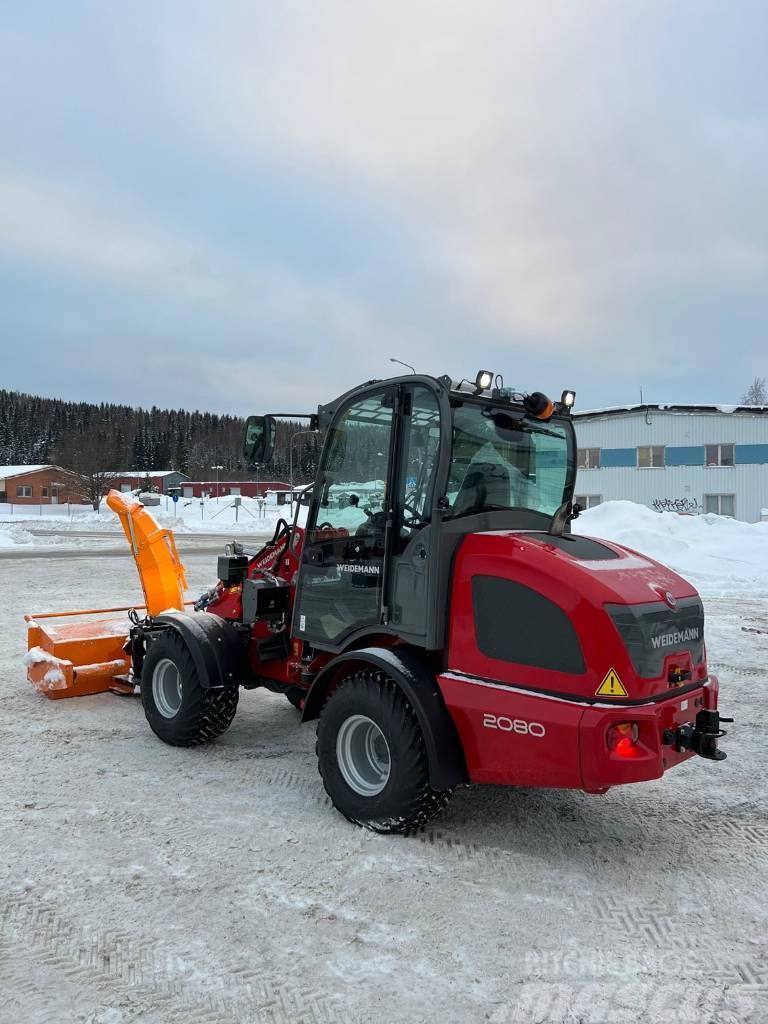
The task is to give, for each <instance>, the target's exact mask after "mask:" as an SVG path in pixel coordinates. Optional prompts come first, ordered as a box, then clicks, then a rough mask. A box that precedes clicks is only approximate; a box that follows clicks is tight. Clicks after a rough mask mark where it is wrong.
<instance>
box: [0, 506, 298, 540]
mask: <svg viewBox="0 0 768 1024" xmlns="http://www.w3.org/2000/svg"><path fill="white" fill-rule="evenodd" d="M10 509H11V506H9V505H0V536H2V535H3V534H4V533H7V532H8V530H9V529H10V528H11V527H12V526H14V525H16V526H17V527H18V526H21V527H27V526H36V527H41V528H42V527H45V528H48V529H50V530H56V531H57V532H61V533H67V532H73V531H77V532H80V531H84V530H92V531H94V532H96V533H108V532H111V531H114V532H116V533H119V532H121V527H120V521H119V519H118V518H117V516H116V515H115V513H114V512H113V511H112V510H111V509H110V508H108V506H107V504H106V501H103V502H102V503H101V507H100V508H99V511H98V512H95V511H94V510H93V509H92V508H91V507H90V506H84V505H72V506H67V505H58V506H56V505H53V506H52V505H42V506H40V505H14V506H12V512H11V511H10ZM149 511H150V512H151V513H152V515H153V516H154V517H155V519H156V520H157V521H158V523H159V524H160V525H161V526H166V527H169V528H170V529H172V530H174V531H175V532H177V533H231V532H232V528H233V527H236V528H237V530H238V532H240V533H267V532H269V533H271V532H272V531H273V530H274V528H275V524H276V523H277V521H278V519H281V518H282V519H290V518H292V516H291V508H290V506H289V505H269V504H264V505H263V506H262V507H260V506H259V502H258V501H257V500H256V499H255V498H241V504H240V506H239V507H236V506H235V504H234V501H233V499H232V497H231V496H229V495H227V496H226V497H225V496H222V497H221V498H220V499H219V501H217V500H216V499H215V498H211V499H207V500H205V501H203V502H202V503H201V501H200V499H199V498H195V499H181V500H179V501H178V502H177V503H176V505H175V507H174V503H173V502H172V501H171V500H170V498H165V497H161V498H160V504H159V505H156V506H152V507H150V508H149ZM302 511H303V510H302ZM0 543H2V541H0Z"/></svg>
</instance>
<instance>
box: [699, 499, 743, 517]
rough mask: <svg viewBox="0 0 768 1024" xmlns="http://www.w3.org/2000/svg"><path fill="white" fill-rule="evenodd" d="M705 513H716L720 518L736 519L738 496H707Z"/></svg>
mask: <svg viewBox="0 0 768 1024" xmlns="http://www.w3.org/2000/svg"><path fill="white" fill-rule="evenodd" d="M704 511H705V512H714V513H715V515H718V516H730V518H731V519H735V518H736V495H735V494H705V495H704Z"/></svg>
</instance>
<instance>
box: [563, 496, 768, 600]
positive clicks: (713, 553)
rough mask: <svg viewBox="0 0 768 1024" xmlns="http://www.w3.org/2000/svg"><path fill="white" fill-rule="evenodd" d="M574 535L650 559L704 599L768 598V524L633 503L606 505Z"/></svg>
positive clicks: (583, 519) (585, 516) (588, 515)
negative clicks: (609, 543)
mask: <svg viewBox="0 0 768 1024" xmlns="http://www.w3.org/2000/svg"><path fill="white" fill-rule="evenodd" d="M573 532H574V533H581V534H586V535H588V536H590V537H604V538H605V539H606V540H612V541H616V543H618V544H623V545H624V546H625V547H628V548H632V549H633V550H635V551H640V552H642V553H643V554H645V555H649V556H650V557H651V558H655V559H656V560H657V561H659V562H663V563H664V564H665V565H668V566H669V567H670V568H671V569H674V570H675V572H679V573H680V575H681V576H684V577H685V578H686V579H688V580H690V582H691V583H693V584H694V586H695V587H697V589H698V590H699V591H701V593H702V594H704V595H705V596H708V597H730V596H737V595H750V596H752V597H768V523H742V522H739V521H738V520H735V519H727V518H725V517H723V516H716V515H713V514H707V515H701V516H684V515H678V514H677V513H676V512H654V511H652V510H651V509H649V508H647V507H646V506H645V505H637V504H635V502H632V501H606V502H604V503H603V504H602V505H597V506H596V507H595V508H592V509H590V510H589V511H588V512H583V513H582V514H581V516H579V518H578V519H577V520H576V522H574V524H573Z"/></svg>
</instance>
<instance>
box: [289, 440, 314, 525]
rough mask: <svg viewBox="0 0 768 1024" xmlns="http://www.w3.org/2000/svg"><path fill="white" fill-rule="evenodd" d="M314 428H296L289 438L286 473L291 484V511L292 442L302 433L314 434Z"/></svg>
mask: <svg viewBox="0 0 768 1024" xmlns="http://www.w3.org/2000/svg"><path fill="white" fill-rule="evenodd" d="M314 433H316V431H314V430H297V431H296V433H295V434H294V435H293V437H292V438H291V441H290V444H289V445H288V467H289V468H288V475H289V477H290V484H291V512H293V442H294V441H295V440H296V438H297V437H302V435H304V434H314Z"/></svg>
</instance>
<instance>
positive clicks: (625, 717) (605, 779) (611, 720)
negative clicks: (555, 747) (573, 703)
mask: <svg viewBox="0 0 768 1024" xmlns="http://www.w3.org/2000/svg"><path fill="white" fill-rule="evenodd" d="M718 689H719V684H718V680H717V677H716V676H710V677H709V679H708V680H707V682H705V683H704V684H703V685H701V686H699V687H697V688H696V689H695V690H688V691H687V692H686V693H685V694H677V695H675V694H674V693H673V694H670V696H668V697H665V699H664V700H660V701H657V702H655V703H653V704H643V705H640V706H637V707H620V708H619V707H613V706H611V707H608V708H606V707H604V706H602V705H601V706H598V705H594V706H593V707H590V708H588V709H587V710H586V711H585V712H584V714H583V716H582V719H581V722H580V724H579V746H580V749H581V776H582V787H583V788H584V789H585V790H586V791H587V792H593V793H600V792H604V791H605V790H606V789H607V788H609V787H611V786H621V785H625V784H627V783H629V782H647V781H649V780H650V779H658V778H661V776H662V775H663V774H664V772H665V771H668V770H669V769H670V768H674V767H675V765H678V764H682V762H683V761H688V760H689V759H690V758H691V757H694V756H695V754H694V752H693V751H692V750H690V749H689V750H685V749H678V748H679V744H678V742H677V736H678V730H679V729H681V728H682V727H683V726H686V725H689V724H693V723H695V721H696V716H697V714H698V712H699V711H700V710H708V711H714V710H715V709H716V708H717V697H718ZM619 722H636V723H637V724H638V727H639V733H640V735H639V739H638V743H637V746H636V752H634V750H633V753H632V756H630V757H626V756H621V755H620V754H618V753H617V752H616V751H612V750H609V749H608V746H607V743H606V733H607V731H608V729H609V728H610V726H612V725H615V724H617V723H619Z"/></svg>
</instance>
